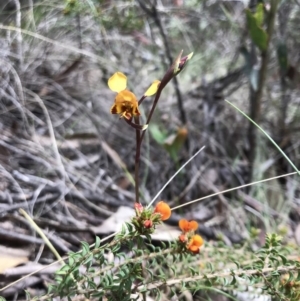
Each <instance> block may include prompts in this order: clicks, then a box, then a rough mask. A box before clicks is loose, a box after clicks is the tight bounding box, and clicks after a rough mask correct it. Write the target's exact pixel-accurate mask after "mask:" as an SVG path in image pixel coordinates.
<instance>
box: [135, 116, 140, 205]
mask: <svg viewBox="0 0 300 301" xmlns="http://www.w3.org/2000/svg"><path fill="white" fill-rule="evenodd" d="M134 121H135V123H136V124H140V118H139V116H136V117H134ZM135 134H136V153H135V172H134V178H135V203H140V185H139V170H140V156H141V131H140V130H135Z"/></svg>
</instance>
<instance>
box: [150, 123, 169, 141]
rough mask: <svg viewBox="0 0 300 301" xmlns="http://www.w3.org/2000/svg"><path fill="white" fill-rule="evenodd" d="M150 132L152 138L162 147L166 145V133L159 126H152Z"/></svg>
mask: <svg viewBox="0 0 300 301" xmlns="http://www.w3.org/2000/svg"><path fill="white" fill-rule="evenodd" d="M149 131H150V134H151V136H152V138H153V139H154V140H155V141H156V142H157V143H158V144H160V145H163V144H164V141H165V139H166V138H167V135H166V133H165V132H164V131H162V130H161V129H160V128H159V126H158V125H157V124H155V123H154V124H150V125H149Z"/></svg>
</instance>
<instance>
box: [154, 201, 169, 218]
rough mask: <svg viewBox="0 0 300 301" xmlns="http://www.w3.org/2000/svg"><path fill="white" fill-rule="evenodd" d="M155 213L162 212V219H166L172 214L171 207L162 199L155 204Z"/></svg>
mask: <svg viewBox="0 0 300 301" xmlns="http://www.w3.org/2000/svg"><path fill="white" fill-rule="evenodd" d="M154 213H160V215H161V220H162V221H165V220H167V219H168V218H169V217H170V216H171V209H170V206H169V205H168V204H167V203H165V202H164V201H160V202H158V203H157V205H156V206H155V209H154Z"/></svg>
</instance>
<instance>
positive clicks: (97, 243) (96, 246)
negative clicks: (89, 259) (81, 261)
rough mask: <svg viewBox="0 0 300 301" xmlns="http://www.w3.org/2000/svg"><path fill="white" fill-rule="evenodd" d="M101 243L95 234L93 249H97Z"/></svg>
mask: <svg viewBox="0 0 300 301" xmlns="http://www.w3.org/2000/svg"><path fill="white" fill-rule="evenodd" d="M100 244H101V239H100V237H98V236H96V241H95V249H98V248H99V247H100Z"/></svg>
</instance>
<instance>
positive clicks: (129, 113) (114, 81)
mask: <svg viewBox="0 0 300 301" xmlns="http://www.w3.org/2000/svg"><path fill="white" fill-rule="evenodd" d="M159 84H160V81H158V80H156V81H154V82H153V83H152V85H151V86H150V88H149V89H148V90H147V91H146V93H145V94H144V96H145V97H146V96H151V95H154V94H155V93H156V92H157V89H158V86H159ZM108 87H109V88H110V89H111V90H112V91H114V92H117V93H118V94H117V96H116V98H115V103H114V104H113V106H112V107H111V109H110V112H111V114H119V116H120V117H121V118H122V117H124V118H126V119H128V120H131V118H132V117H133V116H139V115H141V113H140V110H139V104H138V100H137V97H136V96H135V95H134V94H133V93H132V92H131V91H129V90H126V87H127V77H126V75H125V74H123V73H122V72H116V73H115V74H113V75H112V76H111V77H110V78H109V80H108Z"/></svg>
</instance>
